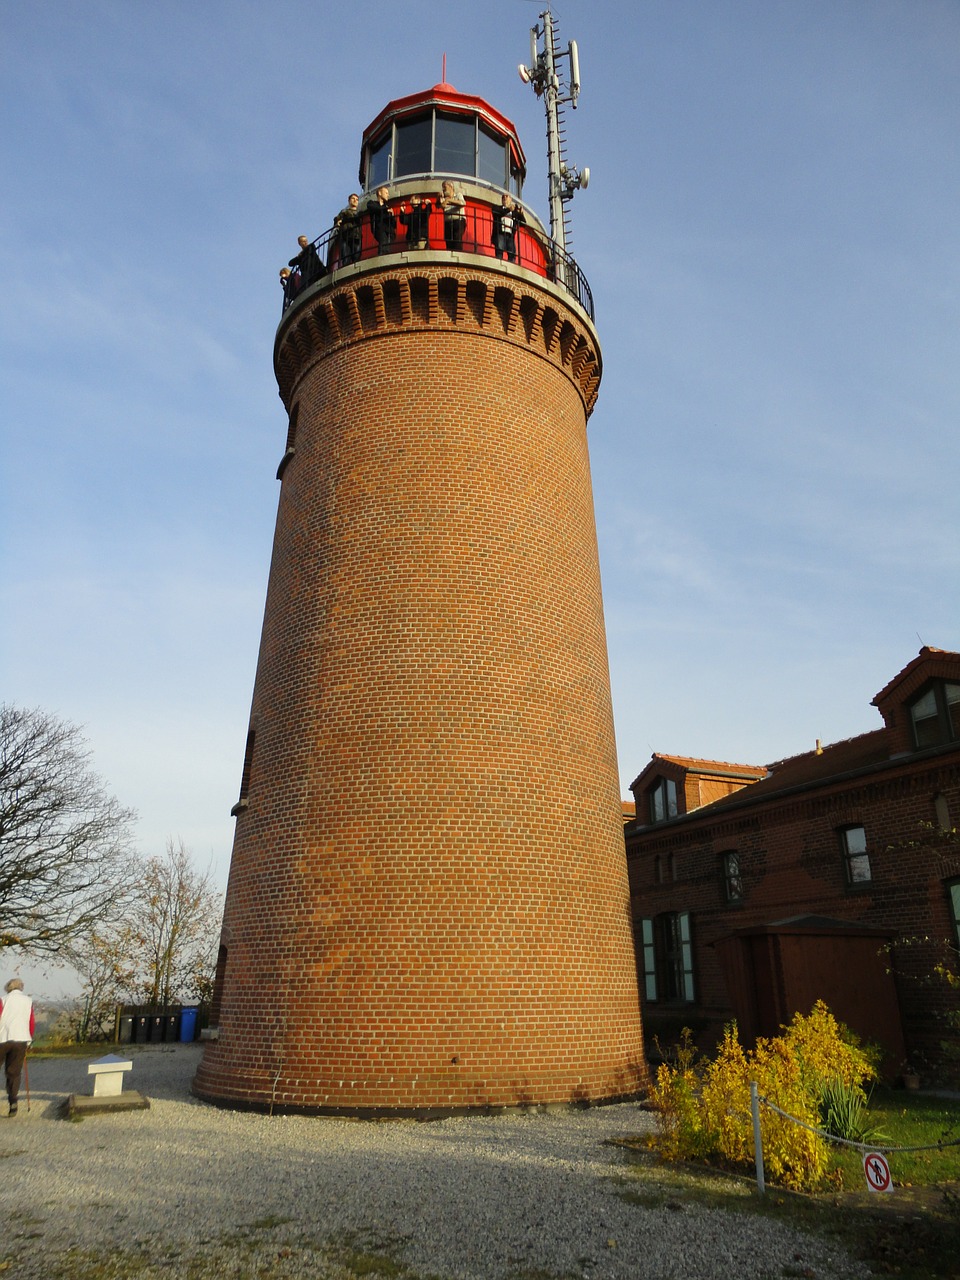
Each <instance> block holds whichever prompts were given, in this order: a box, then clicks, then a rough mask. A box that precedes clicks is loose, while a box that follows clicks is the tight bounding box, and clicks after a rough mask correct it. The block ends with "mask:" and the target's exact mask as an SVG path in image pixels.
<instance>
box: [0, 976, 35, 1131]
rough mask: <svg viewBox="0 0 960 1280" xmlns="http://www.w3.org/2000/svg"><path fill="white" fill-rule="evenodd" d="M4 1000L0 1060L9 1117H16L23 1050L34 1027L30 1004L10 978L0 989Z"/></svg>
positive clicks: (0, 1016) (18, 982) (1, 1003)
mask: <svg viewBox="0 0 960 1280" xmlns="http://www.w3.org/2000/svg"><path fill="white" fill-rule="evenodd" d="M4 991H5V992H6V999H5V1000H0V1058H2V1060H3V1069H4V1074H5V1076H6V1081H7V1101H8V1102H9V1103H10V1111H9V1114H10V1115H11V1116H15V1115H16V1114H17V1098H18V1097H19V1095H20V1077H21V1075H22V1074H23V1063H24V1059H25V1058H26V1056H27V1049H28V1048H29V1047H30V1044H31V1043H32V1041H33V1032H34V1027H35V1020H34V1013H33V1001H32V1000H31V998H30V997H29V996H28V995H25V994H24V990H23V981H22V980H21V979H20V978H11V979H10V981H9V982H8V983H7V985H6V986H5V987H4Z"/></svg>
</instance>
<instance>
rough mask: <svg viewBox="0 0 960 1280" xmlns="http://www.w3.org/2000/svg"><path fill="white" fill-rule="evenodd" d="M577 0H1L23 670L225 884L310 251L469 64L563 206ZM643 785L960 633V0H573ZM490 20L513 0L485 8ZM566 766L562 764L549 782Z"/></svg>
mask: <svg viewBox="0 0 960 1280" xmlns="http://www.w3.org/2000/svg"><path fill="white" fill-rule="evenodd" d="M539 7H540V6H539V5H537V4H536V3H531V2H530V0H491V2H490V3H488V4H486V5H484V6H482V8H481V9H478V8H477V7H476V6H468V5H465V4H460V3H455V4H451V5H438V4H436V3H430V4H426V3H422V2H421V0H407V2H406V3H404V4H403V5H400V6H387V5H382V4H365V3H363V2H362V0H360V2H355V3H353V4H352V5H350V6H349V7H348V8H347V9H346V10H344V9H342V8H338V9H332V8H331V7H329V6H320V5H315V4H294V3H289V2H287V0H279V2H276V3H273V4H271V5H269V6H267V5H264V4H261V3H244V2H227V0H207V2H206V3H204V4H202V5H198V4H195V3H192V2H191V3H179V2H175V0H158V2H157V3H155V4H151V5H147V4H146V3H137V2H136V0H123V2H121V0H101V2H99V3H98V2H97V0H86V2H85V3H83V4H80V3H67V2H66V0H52V2H49V3H37V4H31V5H12V4H8V5H6V6H4V8H3V12H2V17H0V58H2V64H0V80H2V84H0V92H2V95H3V104H2V124H0V129H2V138H0V146H2V162H3V171H4V175H5V188H6V196H5V199H4V201H3V203H2V206H0V272H2V282H3V283H2V291H0V323H2V355H0V359H2V364H3V379H2V385H3V401H2V406H0V410H2V424H0V430H2V433H3V434H2V460H3V461H2V491H0V499H2V514H0V537H2V563H0V672H2V684H0V688H2V697H3V698H5V699H7V700H11V701H14V702H17V703H21V704H26V705H31V706H33V705H39V706H42V707H44V708H47V709H49V710H50V711H53V712H56V713H58V714H60V715H62V716H64V717H66V718H68V719H70V720H73V721H76V722H78V723H80V724H82V725H84V726H85V730H86V733H87V736H88V738H89V742H90V745H91V748H92V750H93V753H94V761H95V765H96V767H97V769H98V770H99V772H100V773H101V774H102V776H103V777H104V779H105V780H106V782H107V784H108V786H109V788H110V789H111V790H112V791H113V792H114V793H115V794H116V795H118V796H119V798H120V799H121V800H122V801H123V802H124V803H125V804H128V805H130V806H132V807H134V808H135V809H136V810H137V811H138V813H139V815H140V820H139V824H138V829H137V835H138V841H139V843H140V846H141V849H142V850H143V852H145V853H150V852H157V851H159V850H161V849H162V847H163V843H164V840H165V838H166V837H167V835H176V836H182V837H183V839H184V840H185V842H186V843H187V844H188V846H190V848H191V849H192V850H193V852H194V854H195V855H196V856H197V858H198V859H199V860H200V861H201V862H202V863H206V862H207V861H210V862H212V864H213V866H214V868H215V870H216V872H217V875H218V877H219V878H220V880H221V881H222V882H224V883H225V879H226V871H227V867H228V863H229V854H230V845H231V840H232V834H233V823H232V820H231V819H230V818H229V816H228V815H229V809H230V806H231V805H232V804H233V802H234V800H235V799H236V795H237V789H238V785H239V777H240V766H241V763H242V756H243V746H244V739H245V733H246V721H247V715H248V711H249V705H250V697H251V693H252V688H253V676H254V669H255V663H256V656H257V646H258V641H259V631H260V622H261V615H262V608H263V600H264V594H265V589H266V580H267V572H268V567H269V557H270V547H271V540H272V533H273V523H274V518H275V514H276V502H277V488H278V486H277V482H276V479H275V472H276V466H277V463H278V461H279V458H280V455H281V453H282V451H283V444H284V439H285V433H286V424H285V416H284V413H283V409H282V407H281V404H280V401H279V399H278V396H277V391H276V384H275V381H274V378H273V373H272V343H273V335H274V331H275V327H276V323H277V320H278V316H279V293H278V286H277V269H278V268H279V266H281V265H282V264H283V263H284V262H285V261H286V260H287V259H288V258H289V257H290V256H291V255H292V253H293V252H294V250H295V247H296V244H295V242H296V237H297V235H298V234H299V233H301V232H306V233H307V234H309V235H311V236H313V235H316V234H319V233H320V232H321V231H323V230H324V229H325V228H327V227H328V226H329V225H330V223H331V221H332V217H333V214H334V213H335V211H336V210H337V209H339V207H340V206H341V205H342V204H343V203H344V198H345V196H346V194H347V193H348V192H349V191H350V190H352V189H353V188H354V186H355V185H356V174H357V162H358V157H359V144H360V136H361V133H362V131H363V129H364V127H365V126H366V125H367V124H368V123H369V122H370V121H371V120H372V119H373V118H374V116H376V115H377V113H378V112H379V111H380V109H381V108H382V107H383V106H384V105H385V104H386V103H387V102H388V101H389V100H390V99H391V98H394V97H399V96H402V95H405V94H407V93H411V92H414V91H416V90H419V89H423V88H426V87H428V86H429V85H431V84H433V83H435V82H436V81H438V80H439V79H440V78H441V59H442V56H443V54H444V53H446V55H447V78H448V80H450V81H451V83H453V84H454V85H455V86H456V87H457V88H459V89H461V90H462V91H464V92H469V93H478V94H480V95H482V96H484V97H486V98H488V99H489V101H490V102H491V103H492V104H493V105H494V106H496V107H497V108H499V109H500V110H501V111H503V112H504V114H506V115H507V116H508V117H510V118H511V119H513V120H514V122H515V123H516V125H517V127H518V129H519V131H520V135H521V138H522V140H523V143H524V146H525V149H526V152H527V157H528V162H529V175H528V181H527V186H526V189H525V198H526V200H527V201H528V203H530V204H531V205H532V206H533V207H534V209H535V210H537V212H539V213H540V215H541V217H543V218H544V220H546V219H547V213H548V210H547V201H546V183H545V177H544V171H545V152H546V143H545V137H544V123H543V113H542V108H541V105H540V103H539V101H538V100H537V98H536V97H535V96H534V94H533V93H532V92H531V90H530V89H529V88H528V87H526V86H524V85H523V84H522V83H521V82H520V80H519V78H518V76H517V74H516V64H517V63H518V62H520V61H526V60H527V58H528V48H529V41H528V30H529V27H530V26H531V25H532V24H533V23H534V22H535V21H536V20H537V14H538V11H539ZM555 13H556V14H557V16H558V18H559V21H560V35H561V40H562V41H564V42H565V41H566V40H568V39H570V38H571V37H573V38H576V39H577V41H578V43H579V47H580V63H581V71H582V81H583V92H582V95H581V99H580V106H579V108H578V110H577V111H576V112H575V113H574V112H571V111H569V110H568V112H567V119H568V138H569V148H568V155H569V159H570V160H571V161H573V162H574V163H576V164H578V165H581V166H582V165H589V166H590V169H591V175H592V180H591V183H590V187H589V190H587V191H585V192H581V193H579V194H578V195H577V198H576V200H575V201H574V205H573V242H572V248H573V252H574V254H575V255H576V257H577V259H578V261H579V262H580V264H581V266H582V267H583V269H584V271H585V273H586V275H587V278H588V279H589V281H590V284H591V287H592V289H593V293H594V297H595V300H596V306H597V325H598V329H599V332H600V337H601V342H602V346H603V355H604V377H603V384H602V387H601V392H600V400H599V404H598V407H597V410H596V412H595V414H594V416H593V418H592V419H591V422H590V427H589V434H590V447H591V457H592V463H593V473H594V489H595V499H596V506H597V522H598V532H599V538H600V548H601V562H602V570H603V580H604V598H605V608H606V616H607V627H608V641H609V647H610V660H611V674H612V685H613V696H614V706H615V712H616V722H617V738H618V745H619V753H620V761H621V776H622V784H623V789H624V794H626V788H627V786H628V784H629V782H630V781H631V779H632V778H633V777H634V776H635V775H636V774H638V773H639V772H640V770H641V769H642V768H643V766H644V765H645V763H646V762H647V760H648V759H649V757H650V754H651V752H653V751H665V752H674V753H679V754H690V755H703V756H708V757H714V758H720V759H727V760H734V761H745V762H751V763H753V762H766V761H769V760H772V759H775V758H778V757H781V756H784V755H789V754H792V753H795V752H798V751H803V750H806V749H808V748H810V747H812V746H813V744H814V741H815V739H816V738H817V737H820V738H823V739H824V740H825V741H834V740H836V739H838V738H844V737H849V736H852V735H853V734H856V733H861V732H864V731H866V730H868V729H872V728H875V727H878V726H879V723H880V721H879V717H878V716H877V713H876V711H875V710H874V709H873V708H872V707H871V706H870V699H871V698H872V697H873V695H874V694H875V693H876V692H877V691H878V690H879V689H880V688H882V686H883V685H884V684H885V683H886V682H887V681H888V680H889V679H890V677H891V676H892V675H894V674H895V673H896V672H897V671H898V670H899V669H900V668H901V667H902V666H903V665H905V663H906V662H907V661H909V659H910V658H911V657H913V656H914V655H915V654H916V652H917V650H918V649H919V647H920V644H921V643H924V644H929V645H934V646H938V647H942V648H952V649H956V648H960V607H958V591H957V585H958V567H960V565H958V561H960V503H958V500H957V484H956V446H955V440H956V430H957V423H958V421H960V359H958V351H957V346H958V333H960V289H958V285H960V217H958V210H960V152H958V142H957V140H958V138H960V76H958V60H960V4H958V3H957V2H956V0H904V2H903V3H899V2H893V0H889V2H887V0H795V2H793V3H785V2H779V0H754V2H751V0H726V2H724V0H671V3H669V4H666V3H652V2H647V3H645V2H643V0H639V2H637V3H633V4H630V5H625V4H614V3H612V2H610V0H595V2H594V3H591V4H585V3H581V2H580V0H568V2H567V3H563V4H561V5H559V6H558V8H557V9H555ZM478 14H479V15H480V16H478ZM549 785H550V780H549V779H548V778H545V779H544V786H545V787H546V786H549Z"/></svg>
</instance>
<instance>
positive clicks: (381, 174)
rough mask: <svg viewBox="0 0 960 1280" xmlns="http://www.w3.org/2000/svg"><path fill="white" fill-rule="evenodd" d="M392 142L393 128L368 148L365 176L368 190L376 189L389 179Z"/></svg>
mask: <svg viewBox="0 0 960 1280" xmlns="http://www.w3.org/2000/svg"><path fill="white" fill-rule="evenodd" d="M392 142H393V130H392V129H391V130H390V132H389V133H388V134H386V135H385V136H384V137H382V138H381V139H380V141H379V142H378V143H377V145H376V146H375V147H371V148H370V163H369V165H368V166H367V177H368V180H369V183H370V190H371V191H376V189H377V187H382V186H383V185H384V184H385V183H387V182H389V181H390V144H391V143H392Z"/></svg>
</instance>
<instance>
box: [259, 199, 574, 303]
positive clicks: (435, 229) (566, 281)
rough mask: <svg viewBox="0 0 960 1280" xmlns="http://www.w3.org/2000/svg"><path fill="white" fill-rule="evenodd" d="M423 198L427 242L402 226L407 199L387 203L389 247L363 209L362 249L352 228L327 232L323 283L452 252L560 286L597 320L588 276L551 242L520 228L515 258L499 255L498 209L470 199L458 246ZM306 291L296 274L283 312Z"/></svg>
mask: <svg viewBox="0 0 960 1280" xmlns="http://www.w3.org/2000/svg"><path fill="white" fill-rule="evenodd" d="M422 198H423V199H425V200H426V199H429V200H430V201H431V211H430V215H429V219H428V226H427V232H428V234H427V237H426V241H425V242H422V241H417V242H412V241H411V239H410V236H409V230H410V228H409V227H407V226H405V225H404V224H403V223H402V222H401V221H400V217H399V215H400V214H401V213H406V214H408V215H409V213H410V210H411V203H410V199H409V197H407V198H405V199H403V200H388V201H387V207H388V208H389V210H390V211H391V213H393V215H394V217H395V218H396V226H395V231H394V234H393V236H392V238H391V239H390V240H389V242H387V241H386V238H385V243H384V244H383V245H382V246H381V244H380V243H378V241H377V239H376V237H375V235H374V231H373V226H372V224H371V219H370V216H369V214H368V213H367V211H366V208H365V207H361V216H360V219H359V230H360V243H359V247H358V246H357V244H356V234H355V232H354V235H353V238H352V239H351V237H350V233H349V230H348V229H345V228H338V227H331V228H330V230H329V231H325V232H324V233H323V235H321V236H318V237H317V239H316V240H314V241H313V248H314V249H315V250H316V252H317V257H318V259H319V262H320V265H321V267H322V269H323V273H324V274H323V275H322V277H321V279H323V280H326V279H327V278H328V276H329V274H330V273H332V272H335V271H339V270H340V269H341V268H343V267H350V266H353V265H354V263H356V262H364V261H367V260H368V259H370V258H377V257H382V256H384V255H389V254H392V253H410V254H416V253H420V252H424V251H426V250H439V251H443V250H450V251H452V252H461V253H470V254H476V255H478V256H480V257H486V258H496V257H500V258H502V259H504V260H507V261H511V262H514V263H515V264H516V265H517V266H520V267H524V268H525V269H526V270H527V271H532V272H534V274H535V275H538V276H543V277H544V279H548V280H552V281H554V282H555V283H556V284H559V285H560V286H561V287H562V288H563V289H565V290H566V291H567V292H568V293H570V294H571V295H572V296H573V297H574V298H575V299H576V300H577V302H579V304H580V306H581V307H583V309H584V310H585V311H586V313H587V314H588V315H589V316H590V318H591V320H592V319H593V317H594V311H593V294H592V293H591V292H590V286H589V285H588V284H587V280H586V277H585V276H584V274H583V272H582V271H581V270H580V268H579V267H578V266H577V264H576V262H575V260H574V259H573V258H571V257H570V255H569V254H568V253H566V252H564V250H562V249H561V248H560V247H559V245H557V244H556V243H555V242H554V241H553V240H551V239H550V238H549V237H547V236H545V235H543V234H541V233H540V232H539V231H538V230H536V231H535V230H534V229H533V228H532V227H530V226H528V225H526V224H525V223H521V225H520V226H519V227H518V228H517V231H516V236H515V251H514V256H513V258H510V257H509V255H508V254H506V253H498V250H497V247H496V246H495V245H494V216H493V208H494V207H493V206H492V205H489V204H484V203H483V202H482V201H478V200H477V201H475V200H469V199H468V200H467V203H466V208H465V210H464V214H465V217H464V221H463V237H462V241H461V242H460V243H459V244H458V243H457V241H456V240H455V239H453V240H450V241H448V239H447V237H446V236H445V234H444V216H443V210H442V209H440V208H438V207H437V204H436V199H435V195H432V194H429V193H425V194H424V196H423V197H422ZM309 283H310V284H311V285H312V284H315V283H317V281H316V280H313V281H310V282H309ZM304 292H305V288H304V282H303V280H302V279H301V278H300V277H299V275H298V273H297V272H296V270H294V273H293V275H292V276H291V277H290V281H289V283H288V284H287V285H285V287H284V301H283V309H284V311H286V310H287V308H288V307H289V306H291V305H292V304H294V303H296V302H297V301H298V300H299V299H300V298H301V297H302V296H303V294H304Z"/></svg>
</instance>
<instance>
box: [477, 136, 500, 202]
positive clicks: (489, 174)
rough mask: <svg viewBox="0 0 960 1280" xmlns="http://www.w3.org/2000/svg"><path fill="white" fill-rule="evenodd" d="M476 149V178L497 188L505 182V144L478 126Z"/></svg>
mask: <svg viewBox="0 0 960 1280" xmlns="http://www.w3.org/2000/svg"><path fill="white" fill-rule="evenodd" d="M479 133H480V138H479V146H478V148H477V176H478V177H479V178H482V179H483V180H484V181H485V182H495V183H496V184H497V186H498V187H503V186H506V182H507V144H506V143H505V142H504V140H503V139H502V138H498V137H496V136H495V135H494V134H492V133H491V132H490V131H489V129H485V128H484V127H483V125H481V126H480V130H479Z"/></svg>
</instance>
